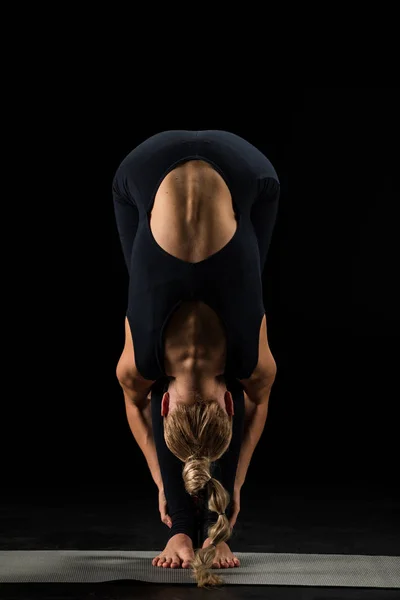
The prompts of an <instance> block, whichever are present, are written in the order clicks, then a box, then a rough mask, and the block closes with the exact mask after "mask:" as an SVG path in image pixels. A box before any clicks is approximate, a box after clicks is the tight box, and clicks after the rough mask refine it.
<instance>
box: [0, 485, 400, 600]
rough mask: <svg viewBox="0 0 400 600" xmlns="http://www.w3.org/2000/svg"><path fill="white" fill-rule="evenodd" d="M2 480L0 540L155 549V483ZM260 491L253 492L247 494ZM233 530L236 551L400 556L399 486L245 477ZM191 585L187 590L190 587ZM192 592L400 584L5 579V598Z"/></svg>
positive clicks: (9, 545) (314, 594) (249, 594)
mask: <svg viewBox="0 0 400 600" xmlns="http://www.w3.org/2000/svg"><path fill="white" fill-rule="evenodd" d="M27 496H28V493H27V491H25V492H24V493H18V490H16V489H14V490H9V491H8V493H7V495H6V497H3V500H2V501H1V503H0V531H1V536H0V549H1V550H35V549H36V550H38V549H41V550H56V549H63V550H70V549H77V550H88V549H93V550H105V549H113V550H116V549H119V550H131V549H141V550H156V551H157V553H158V551H160V550H162V548H163V546H164V543H165V541H166V537H167V528H166V526H165V525H163V524H162V523H161V521H160V520H159V516H158V507H157V494H156V489H155V488H154V489H152V488H149V489H147V488H146V490H145V491H144V492H143V491H141V492H139V491H138V490H136V489H135V488H129V487H125V488H121V487H119V488H118V489H117V490H115V489H114V490H111V489H103V488H102V487H101V486H100V485H99V486H98V488H97V489H94V488H93V487H92V488H91V489H88V488H86V487H84V486H82V487H80V488H78V487H77V488H75V489H73V490H71V489H70V490H61V489H56V490H54V489H38V490H32V489H31V490H29V502H28V501H27V500H26V498H27ZM255 498H257V500H256V501H255V500H254V499H255ZM241 504H242V509H241V513H240V515H239V518H238V522H237V526H236V527H235V532H234V536H233V537H232V539H231V548H232V550H233V551H235V550H236V551H240V552H276V553H279V552H284V553H286V552H289V553H290V552H293V553H319V554H336V553H337V554H370V555H386V556H400V493H399V491H398V490H397V489H396V488H395V486H394V485H393V486H391V485H389V484H385V485H382V484H379V485H376V484H372V483H371V484H367V483H353V484H349V483H345V484H344V483H342V484H335V485H333V484H331V485H328V484H321V485H317V484H303V485H301V486H299V485H298V484H296V485H295V484H293V485H289V484H278V483H274V484H269V485H265V486H264V488H261V489H260V486H258V487H257V488H256V487H255V486H254V485H253V486H251V485H246V484H245V486H244V487H243V490H242V497H241ZM189 588H190V591H189ZM189 593H190V595H191V598H193V600H195V599H197V598H204V597H205V594H207V593H212V594H213V596H212V597H213V598H215V599H218V600H219V598H235V599H239V598H247V599H249V600H250V599H251V598H268V599H269V600H274V599H283V598H285V599H286V598H287V599H289V600H290V599H292V598H293V599H294V598H296V599H300V600H317V599H318V600H321V599H325V598H327V599H328V598H330V599H333V598H335V599H340V600H346V599H356V598H357V599H361V598H362V599H365V600H369V599H372V598H374V599H375V598H376V599H381V600H385V599H386V598H388V599H389V598H396V599H397V600H398V599H399V598H400V590H386V589H359V588H335V589H333V588H321V587H312V588H306V587H297V588H296V587H292V586H287V587H284V586H275V587H271V586H225V587H224V588H220V589H216V590H213V591H212V592H208V591H207V590H201V589H198V588H196V587H195V586H194V585H191V586H173V585H172V586H165V585H163V586H159V585H154V584H148V583H138V582H136V581H120V582H110V583H107V584H104V583H103V584H3V585H0V597H1V598H7V599H10V600H12V599H14V598H15V599H17V598H18V599H20V598H27V599H28V598H29V599H30V600H34V599H36V598H40V599H43V600H50V599H52V600H53V599H54V600H55V599H63V600H69V599H78V598H79V599H80V600H84V599H86V598H87V599H89V598H90V599H91V600H96V599H102V600H106V599H107V600H111V599H113V600H114V599H115V600H118V599H128V598H146V599H147V600H152V599H155V598H161V597H162V598H163V599H165V600H168V599H172V598H173V599H174V600H178V599H180V598H186V597H187V595H188V594H189Z"/></svg>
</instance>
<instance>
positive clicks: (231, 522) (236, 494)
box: [229, 488, 240, 529]
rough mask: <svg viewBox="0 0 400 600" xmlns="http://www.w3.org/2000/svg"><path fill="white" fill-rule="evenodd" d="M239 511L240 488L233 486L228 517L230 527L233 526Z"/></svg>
mask: <svg viewBox="0 0 400 600" xmlns="http://www.w3.org/2000/svg"><path fill="white" fill-rule="evenodd" d="M239 513H240V488H234V490H233V498H232V515H231V518H230V519H229V525H230V527H231V529H233V527H234V526H235V523H236V520H237V517H238V514H239Z"/></svg>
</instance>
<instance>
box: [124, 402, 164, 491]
mask: <svg viewBox="0 0 400 600" xmlns="http://www.w3.org/2000/svg"><path fill="white" fill-rule="evenodd" d="M125 404H126V416H127V419H128V423H129V427H130V429H131V432H132V434H133V437H134V438H135V440H136V442H137V444H138V446H139V448H140V449H141V451H142V452H143V454H144V457H145V459H146V462H147V465H148V467H149V469H150V473H151V476H152V478H153V481H154V483H155V484H156V486H157V487H158V489H162V488H163V481H162V477H161V471H160V465H159V464H158V458H157V451H156V446H155V443H154V437H153V428H152V421H151V405H150V402H149V403H147V405H146V406H142V407H141V408H139V407H138V406H136V405H135V404H132V403H130V402H125Z"/></svg>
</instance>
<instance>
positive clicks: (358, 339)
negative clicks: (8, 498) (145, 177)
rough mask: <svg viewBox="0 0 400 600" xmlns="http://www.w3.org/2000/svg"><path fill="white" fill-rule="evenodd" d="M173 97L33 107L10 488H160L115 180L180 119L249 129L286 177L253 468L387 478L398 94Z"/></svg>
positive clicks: (14, 296) (334, 477)
mask: <svg viewBox="0 0 400 600" xmlns="http://www.w3.org/2000/svg"><path fill="white" fill-rule="evenodd" d="M160 96H161V94H160V95H159V96H158V100H159V102H158V103H157V105H156V106H157V108H156V109H155V108H154V104H153V105H152V106H151V105H150V104H149V99H147V98H137V97H135V98H130V97H127V98H120V97H118V98H115V97H114V98H112V100H111V101H110V102H108V101H106V100H104V98H102V97H101V95H100V96H98V97H96V99H94V98H92V97H90V99H89V98H88V97H85V96H79V95H78V94H76V96H75V97H73V98H69V97H64V98H63V102H60V103H58V101H56V100H55V99H54V98H49V99H48V102H47V103H46V105H45V106H43V105H42V106H41V110H40V112H39V113H37V112H36V111H35V110H34V109H33V108H32V107H31V109H30V110H28V111H27V114H26V115H25V119H26V126H25V127H22V128H21V130H20V134H19V137H18V140H17V145H18V152H16V153H15V156H14V160H13V163H14V164H13V168H14V169H15V174H14V175H12V176H11V175H10V178H11V179H12V183H13V186H12V187H13V189H14V194H13V195H12V199H13V201H12V202H11V204H12V206H13V208H14V211H15V215H14V220H13V221H12V222H11V223H10V228H11V227H12V229H10V232H9V233H11V234H12V238H11V239H12V240H13V241H14V244H11V245H9V253H10V254H9V256H8V258H7V257H6V261H5V262H6V263H9V264H12V268H11V275H10V280H11V285H10V287H9V289H10V290H11V294H10V297H11V304H12V305H13V308H14V309H15V316H14V317H13V316H12V314H13V313H12V312H10V313H7V314H5V315H4V322H3V329H4V331H7V332H8V333H11V335H10V341H9V342H4V343H5V344H6V343H9V346H5V348H4V350H5V353H6V354H7V360H4V361H3V365H4V371H3V381H4V386H3V407H4V409H5V410H4V412H3V416H4V419H3V420H2V446H3V450H2V455H3V467H2V481H3V484H4V489H8V490H14V491H15V490H20V492H21V493H23V494H24V495H25V496H26V497H29V494H30V493H33V492H34V490H35V489H39V488H42V489H44V488H49V489H52V488H65V489H68V488H76V489H77V488H84V487H88V488H90V487H91V486H95V485H96V486H98V485H100V486H104V487H105V488H106V487H107V488H112V487H113V486H114V487H123V486H125V485H129V486H131V485H134V486H138V488H139V486H140V484H142V483H146V484H149V485H152V480H151V477H150V473H149V472H148V469H147V466H146V464H145V460H144V457H143V456H142V454H141V452H140V450H139V448H138V447H137V445H136V443H135V441H134V439H133V436H132V434H131V432H130V430H129V427H128V423H127V420H126V417H125V410H124V401H123V396H122V392H121V391H120V388H119V386H118V383H117V380H116V377H115V368H116V364H117V361H118V358H119V355H120V353H121V351H122V346H123V340H124V315H125V309H126V294H127V283H128V279H127V272H126V269H125V264H124V262H123V257H122V251H121V249H120V246H119V239H118V235H117V230H116V225H115V221H114V214H113V206H112V197H111V182H112V178H113V175H114V173H115V170H116V169H117V167H118V165H119V163H120V162H121V160H122V159H123V158H124V157H125V156H126V154H127V153H128V152H130V150H131V149H132V148H133V147H134V146H136V145H137V144H139V143H140V142H142V141H143V140H144V139H146V138H147V137H149V136H151V135H153V134H155V133H157V132H159V131H162V130H166V129H193V130H196V129H224V130H228V131H232V132H234V133H236V134H238V135H241V136H242V137H244V138H246V139H247V140H248V141H250V142H251V143H252V144H254V145H255V146H256V147H258V148H259V149H260V150H261V151H262V152H264V153H265V154H266V155H267V156H268V157H269V159H270V160H271V161H272V163H273V164H274V166H275V168H276V170H277V172H278V175H279V178H280V181H281V187H282V191H281V199H280V207H279V214H278V219H277V224H276V227H275V231H274V236H273V240H272V244H271V247H270V252H269V256H268V260H267V265H266V268H265V271H264V274H263V282H264V302H265V307H266V312H267V322H268V332H269V342H270V346H271V349H272V352H273V354H274V356H275V359H276V362H277V365H278V375H277V379H276V382H275V384H274V388H273V392H272V395H271V401H270V413H269V417H268V421H267V425H266V428H265V430H264V433H263V436H262V439H261V441H260V444H259V446H258V447H257V449H256V452H255V454H254V458H253V461H252V463H251V465H250V469H249V473H248V478H251V479H257V477H259V473H258V468H260V469H262V475H263V477H268V478H269V479H270V480H279V481H285V480H290V481H298V482H302V481H310V482H314V483H319V482H324V481H329V482H335V481H337V482H338V483H339V482H347V481H351V482H354V481H368V482H371V481H376V482H377V483H379V481H382V482H384V481H387V480H388V478H390V477H392V475H393V469H395V466H396V462H397V461H398V459H399V453H398V449H397V445H398V420H397V416H396V415H397V408H398V403H399V399H400V398H399V390H398V374H399V350H398V347H399V341H400V322H399V316H398V315H399V307H400V302H399V292H398V288H399V276H398V272H399V219H398V216H399V210H398V206H399V153H398V140H399V135H398V134H399V129H398V106H399V94H398V90H397V89H394V88H284V89H282V90H280V91H278V92H277V91H274V93H273V94H271V98H270V99H269V98H268V94H266V96H264V97H263V99H262V102H259V105H256V104H255V103H253V102H252V103H249V104H248V106H246V105H244V104H240V103H239V102H237V104H235V101H234V100H232V99H231V101H230V103H229V102H226V103H225V102H222V101H221V102H220V103H219V104H218V105H213V102H212V100H209V102H208V104H207V105H206V106H203V107H202V106H201V104H200V103H197V104H196V103H194V104H193V105H190V102H184V103H182V104H179V103H174V102H171V104H168V103H167V102H166V101H164V99H163V97H160ZM153 100H154V99H153ZM13 177H15V179H13ZM15 224H16V225H17V226H15ZM3 226H4V228H5V230H7V229H8V226H7V225H3ZM5 233H7V231H5ZM11 259H12V260H11ZM8 315H10V316H8ZM9 319H10V320H9ZM150 482H151V483H150Z"/></svg>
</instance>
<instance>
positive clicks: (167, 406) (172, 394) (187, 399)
mask: <svg viewBox="0 0 400 600" xmlns="http://www.w3.org/2000/svg"><path fill="white" fill-rule="evenodd" d="M183 387H184V386H183ZM211 389H212V390H213V391H212V392H211V393H212V397H213V398H215V399H216V400H217V402H218V403H219V405H220V406H221V407H222V408H223V409H224V411H225V412H226V413H227V414H228V415H229V416H233V415H234V406H233V398H232V394H231V393H230V392H228V390H227V389H226V385H225V383H216V384H215V382H213V386H212V388H211ZM205 395H206V394H205ZM194 401H195V396H194V393H193V392H190V391H188V392H187V393H186V394H185V393H182V387H181V388H179V387H178V386H177V384H176V380H173V381H170V383H169V386H168V391H167V392H165V393H164V395H163V398H162V401H161V414H162V416H163V417H166V416H167V415H168V413H169V412H172V411H173V410H174V409H175V408H176V406H177V404H193V403H194Z"/></svg>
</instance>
